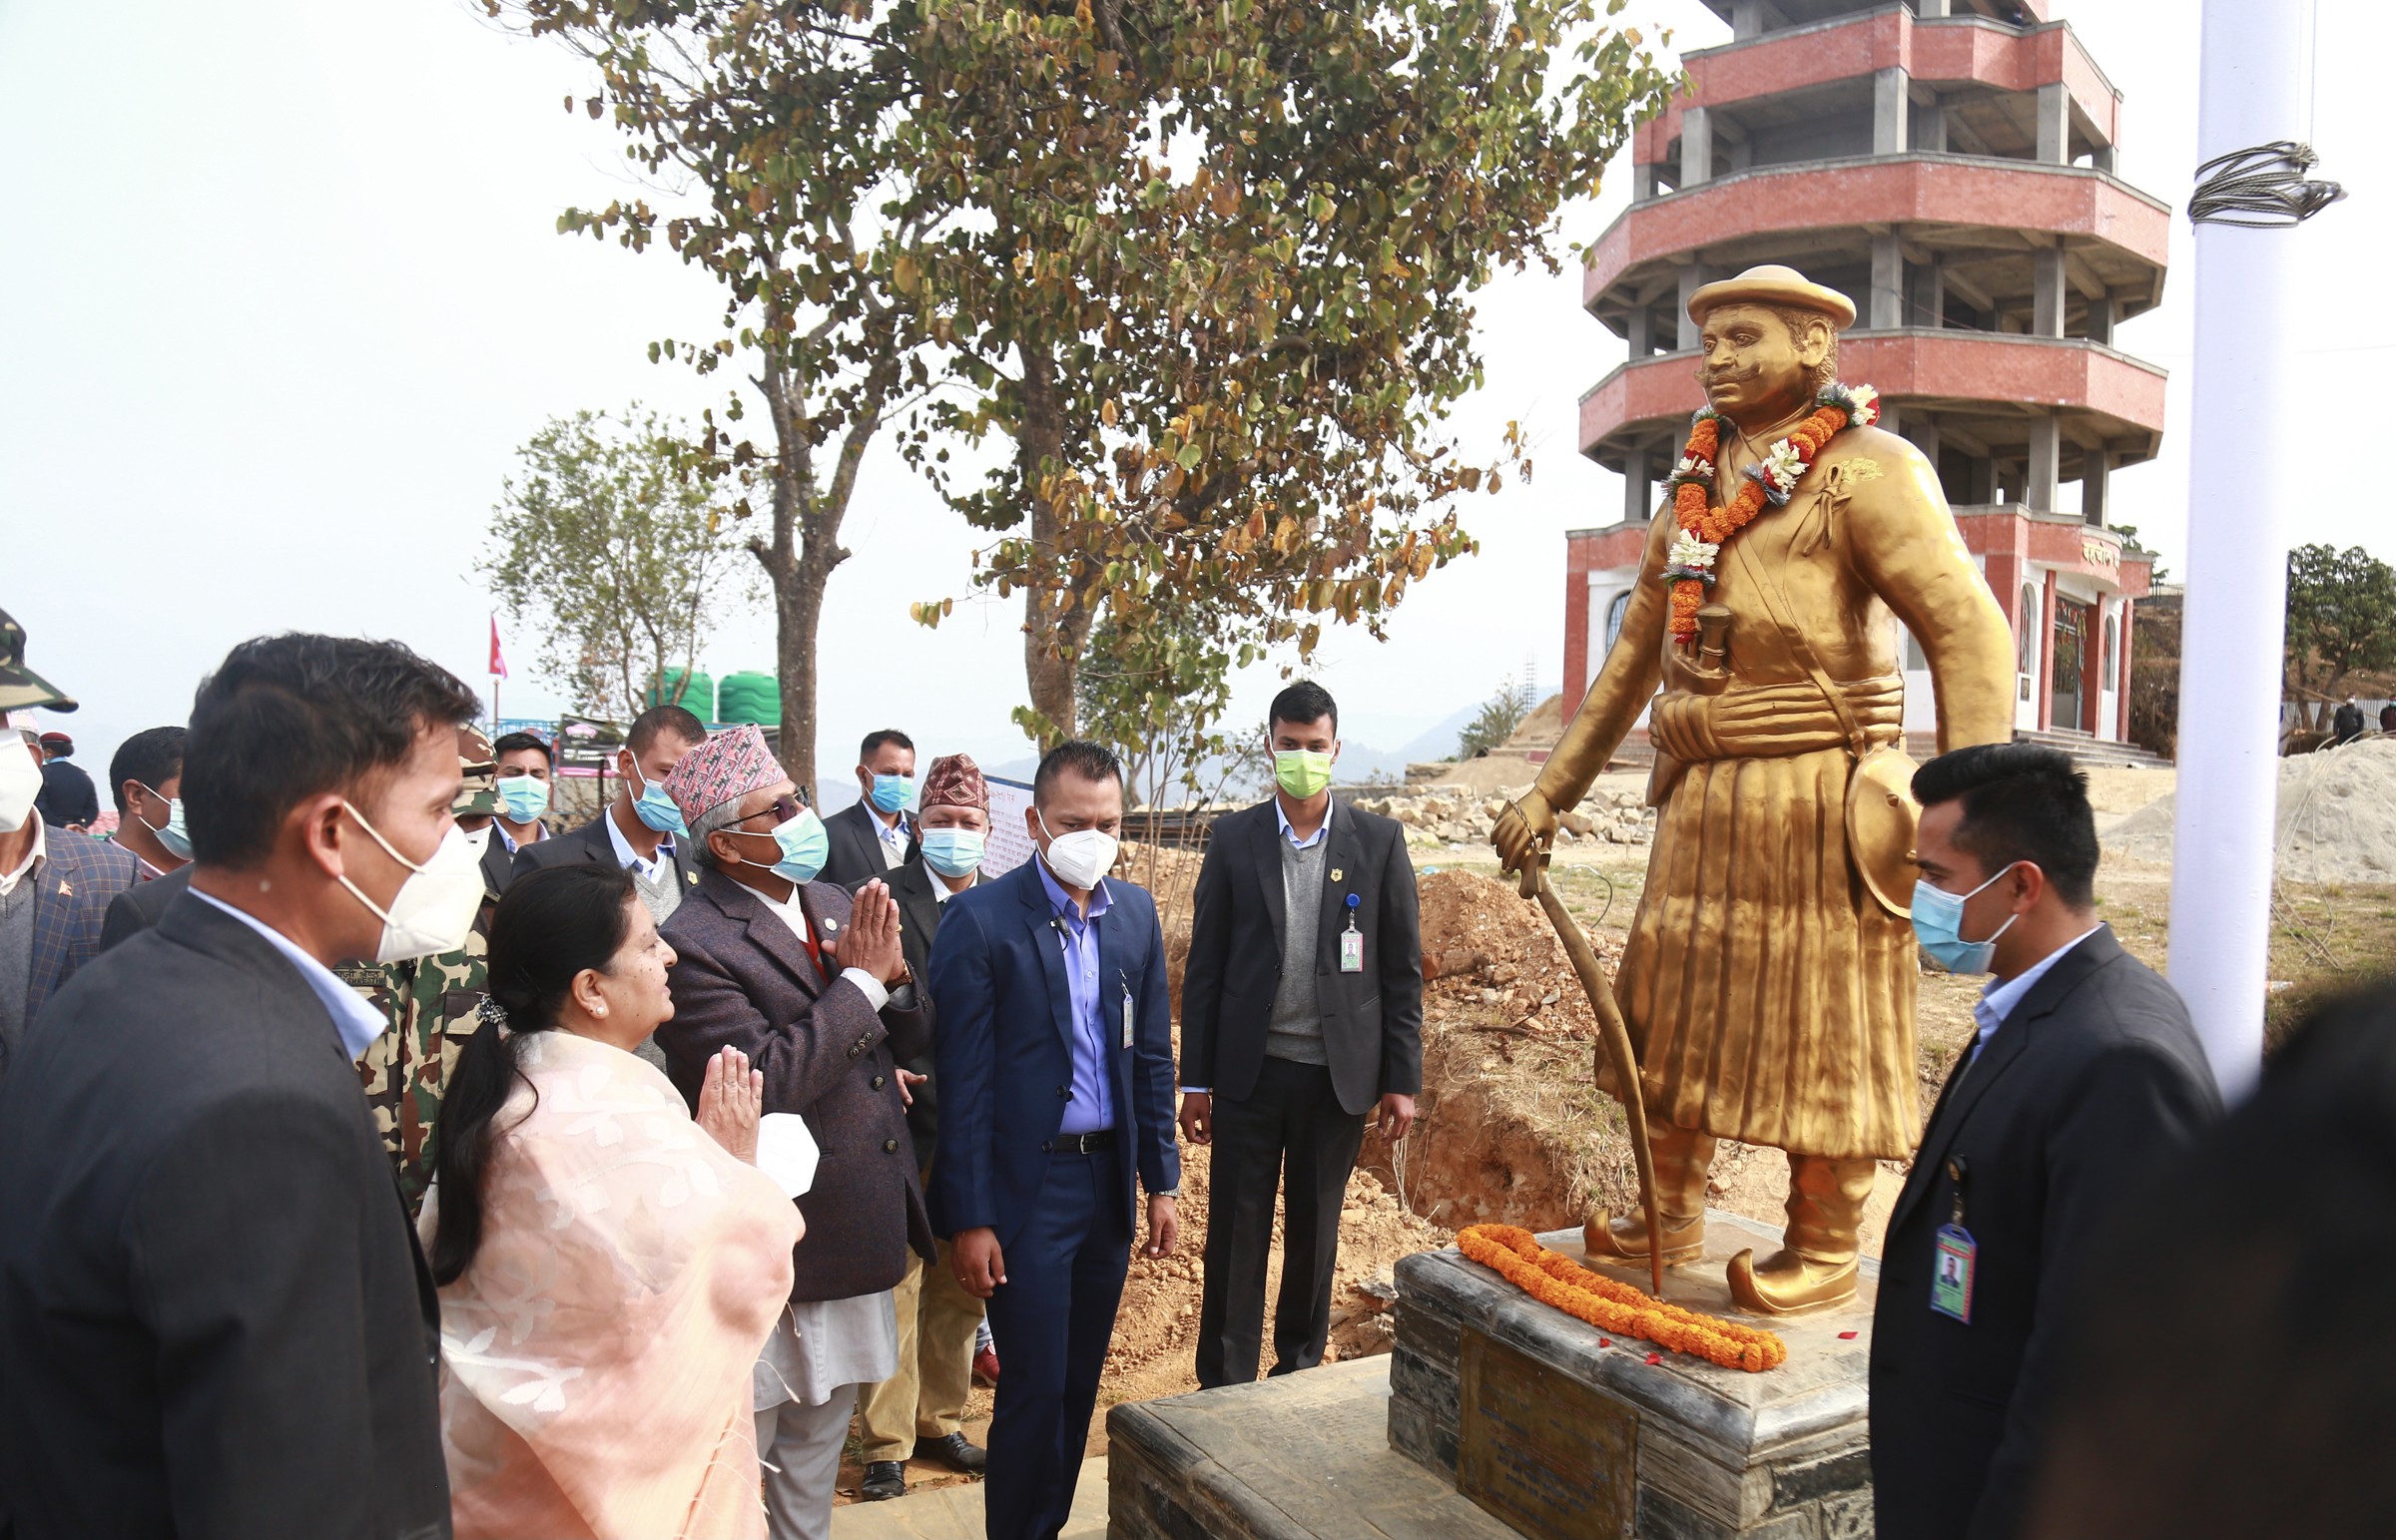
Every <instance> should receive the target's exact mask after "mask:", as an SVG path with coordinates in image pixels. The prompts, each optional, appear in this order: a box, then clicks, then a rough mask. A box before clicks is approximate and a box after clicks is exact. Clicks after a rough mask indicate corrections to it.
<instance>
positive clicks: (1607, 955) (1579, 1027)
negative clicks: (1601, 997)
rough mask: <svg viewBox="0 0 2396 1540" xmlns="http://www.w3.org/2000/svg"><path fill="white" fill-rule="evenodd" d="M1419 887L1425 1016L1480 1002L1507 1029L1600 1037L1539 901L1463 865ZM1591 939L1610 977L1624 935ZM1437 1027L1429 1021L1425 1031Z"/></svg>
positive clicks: (1472, 1007)
mask: <svg viewBox="0 0 2396 1540" xmlns="http://www.w3.org/2000/svg"><path fill="white" fill-rule="evenodd" d="M1421 889H1422V895H1423V976H1424V978H1425V979H1426V980H1427V981H1428V982H1427V983H1426V985H1425V1006H1424V1013H1425V1015H1426V1017H1434V1016H1438V1015H1440V1014H1441V1013H1442V1012H1443V1010H1445V1011H1446V1012H1450V1013H1457V1012H1461V1013H1463V1014H1465V1015H1472V1014H1473V1013H1474V1011H1475V1008H1480V1009H1483V1010H1488V1011H1492V1012H1495V1013H1496V1014H1497V1016H1499V1017H1502V1018H1503V1020H1504V1021H1505V1023H1506V1025H1507V1027H1508V1029H1509V1030H1514V1031H1528V1032H1533V1033H1536V1034H1539V1035H1542V1036H1563V1037H1576V1038H1594V1037H1595V1036H1596V1032H1597V1018H1596V1015H1595V1014H1594V1013H1593V1012H1592V1011H1591V1010H1590V1009H1589V1001H1588V996H1587V995H1585V994H1584V993H1582V992H1581V987H1580V980H1579V978H1578V977H1577V976H1576V975H1575V974H1574V973H1573V972H1572V964H1571V962H1570V960H1569V959H1568V958H1566V957H1565V955H1564V947H1563V943H1562V942H1560V941H1558V940H1557V939H1556V938H1555V932H1554V931H1553V930H1551V929H1549V928H1548V925H1547V916H1546V913H1545V912H1544V911H1543V910H1542V909H1541V908H1540V907H1539V906H1538V904H1537V903H1535V902H1531V901H1528V900H1525V899H1524V898H1523V897H1522V896H1521V894H1520V893H1519V892H1518V891H1516V890H1515V889H1514V888H1512V887H1510V886H1508V885H1506V884H1505V883H1502V882H1496V881H1492V880H1491V879H1490V878H1488V877H1482V876H1475V875H1474V874H1472V873H1471V872H1465V871H1439V872H1434V873H1432V874H1431V875H1430V876H1427V877H1425V878H1423V879H1422V883H1421ZM1567 904H1569V900H1568V899H1567ZM1582 923H1583V925H1584V926H1586V924H1587V919H1586V917H1585V916H1584V917H1583V919H1582ZM1590 942H1591V944H1592V945H1593V946H1595V947H1596V950H1597V958H1598V961H1599V962H1601V963H1603V964H1604V965H1605V968H1606V971H1607V973H1608V974H1609V975H1610V974H1611V973H1612V971H1613V969H1614V966H1615V965H1616V964H1617V963H1618V962H1620V960H1621V956H1622V942H1621V938H1620V937H1618V936H1607V935H1605V934H1603V933H1593V934H1592V935H1591V936H1590ZM1433 1025H1434V1024H1433V1023H1432V1022H1430V1021H1427V1022H1426V1025H1425V1032H1426V1034H1427V1035H1428V1034H1429V1033H1430V1032H1431V1031H1432V1030H1433Z"/></svg>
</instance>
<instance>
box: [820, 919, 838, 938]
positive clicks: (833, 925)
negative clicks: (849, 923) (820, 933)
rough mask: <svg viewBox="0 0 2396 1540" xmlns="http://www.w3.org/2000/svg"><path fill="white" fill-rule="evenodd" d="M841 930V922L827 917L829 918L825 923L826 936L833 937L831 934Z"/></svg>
mask: <svg viewBox="0 0 2396 1540" xmlns="http://www.w3.org/2000/svg"><path fill="white" fill-rule="evenodd" d="M840 928H841V922H840V921H839V920H836V919H832V918H830V917H827V918H826V919H825V921H824V933H825V934H826V935H831V934H832V933H833V932H834V931H836V930H838V929H840Z"/></svg>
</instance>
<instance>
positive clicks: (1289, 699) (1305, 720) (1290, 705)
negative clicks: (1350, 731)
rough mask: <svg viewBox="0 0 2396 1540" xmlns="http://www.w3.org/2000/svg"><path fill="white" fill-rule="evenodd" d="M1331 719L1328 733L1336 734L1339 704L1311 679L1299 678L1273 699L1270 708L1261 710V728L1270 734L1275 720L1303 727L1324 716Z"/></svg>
mask: <svg viewBox="0 0 2396 1540" xmlns="http://www.w3.org/2000/svg"><path fill="white" fill-rule="evenodd" d="M1326 717H1329V718H1330V719H1331V735H1332V737H1334V738H1337V737H1339V735H1340V704H1339V703H1338V702H1337V701H1334V700H1333V699H1332V698H1331V692H1330V691H1328V690H1326V689H1324V688H1323V687H1322V686H1321V685H1318V684H1316V683H1315V682H1314V681H1313V680H1311V679H1302V680H1300V681H1299V682H1298V683H1297V684H1295V685H1292V686H1291V687H1290V688H1289V689H1287V690H1284V691H1283V692H1282V693H1281V694H1279V695H1277V696H1275V697H1274V698H1273V709H1272V710H1271V711H1269V712H1267V713H1265V731H1266V732H1267V733H1271V732H1272V731H1273V725H1274V724H1275V723H1277V722H1286V723H1288V724H1289V725H1290V726H1291V727H1294V728H1303V727H1307V726H1309V725H1311V724H1313V723H1318V722H1321V721H1322V720H1323V719H1324V718H1326Z"/></svg>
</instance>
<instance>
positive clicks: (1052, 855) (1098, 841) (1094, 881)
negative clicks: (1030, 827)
mask: <svg viewBox="0 0 2396 1540" xmlns="http://www.w3.org/2000/svg"><path fill="white" fill-rule="evenodd" d="M1032 816H1033V817H1035V818H1038V819H1039V820H1040V832H1041V833H1043V834H1046V835H1047V836H1048V847H1047V848H1046V849H1045V850H1043V851H1041V852H1040V853H1041V855H1042V856H1043V857H1044V858H1045V859H1046V860H1047V862H1048V869H1049V870H1050V871H1053V872H1055V873H1056V880H1057V881H1059V882H1062V883H1063V884H1065V886H1067V887H1078V888H1093V887H1096V886H1097V885H1098V881H1099V879H1100V878H1101V877H1104V876H1105V875H1106V874H1107V873H1108V872H1109V871H1112V870H1113V869H1114V866H1115V852H1116V850H1117V849H1119V848H1120V847H1121V841H1120V840H1118V839H1116V838H1115V836H1114V835H1112V834H1110V833H1108V832H1107V831H1106V830H1104V829H1102V828H1077V829H1073V830H1071V831H1069V832H1067V833H1062V834H1060V833H1057V832H1056V831H1055V830H1053V829H1051V828H1050V827H1049V826H1048V815H1047V814H1046V813H1044V812H1041V811H1040V810H1039V809H1038V808H1036V807H1035V808H1033V809H1032Z"/></svg>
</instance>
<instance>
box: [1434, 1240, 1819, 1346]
mask: <svg viewBox="0 0 2396 1540" xmlns="http://www.w3.org/2000/svg"><path fill="white" fill-rule="evenodd" d="M1456 1244H1457V1248H1458V1250H1460V1251H1462V1252H1463V1253H1464V1254H1465V1255H1466V1256H1467V1257H1469V1258H1471V1259H1472V1260H1473V1261H1475V1262H1477V1263H1480V1264H1481V1265H1482V1266H1483V1267H1485V1268H1488V1269H1490V1270H1491V1271H1492V1272H1494V1273H1496V1274H1497V1275H1498V1276H1499V1277H1501V1278H1503V1279H1504V1280H1505V1281H1506V1282H1507V1283H1512V1284H1513V1285H1514V1286H1515V1287H1517V1288H1519V1289H1521V1290H1522V1291H1523V1292H1524V1293H1526V1294H1528V1295H1530V1296H1531V1297H1532V1298H1533V1299H1536V1300H1538V1301H1539V1302H1540V1303H1541V1304H1548V1305H1553V1306H1554V1307H1555V1308H1557V1309H1559V1310H1562V1311H1563V1312H1564V1313H1565V1314H1567V1315H1571V1316H1574V1317H1575V1318H1577V1319H1580V1320H1585V1321H1587V1322H1588V1323H1589V1324H1590V1325H1592V1326H1596V1327H1599V1328H1600V1329H1603V1330H1607V1331H1615V1332H1619V1333H1621V1334H1622V1335H1624V1336H1635V1337H1638V1338H1640V1339H1642V1340H1644V1341H1649V1342H1653V1343H1655V1344H1656V1345H1658V1346H1660V1347H1669V1348H1671V1349H1672V1350H1673V1351H1674V1352H1685V1353H1688V1354H1690V1355H1691V1356H1692V1357H1698V1358H1703V1359H1705V1360H1707V1361H1708V1362H1711V1363H1719V1364H1720V1365H1722V1366H1723V1367H1724V1368H1726V1369H1745V1370H1746V1371H1747V1372H1748V1373H1750V1374H1756V1373H1761V1372H1762V1371H1763V1370H1765V1369H1771V1368H1778V1367H1779V1366H1780V1365H1781V1364H1783V1363H1785V1362H1787V1361H1788V1357H1789V1349H1788V1346H1787V1344H1785V1343H1784V1342H1782V1341H1781V1339H1780V1338H1779V1337H1777V1336H1775V1335H1774V1334H1772V1333H1771V1332H1769V1331H1764V1330H1760V1329H1758V1328H1756V1327H1754V1326H1742V1325H1739V1324H1737V1323H1735V1322H1732V1321H1727V1320H1722V1319H1719V1318H1717V1317H1715V1316H1712V1315H1702V1314H1699V1313H1698V1312H1697V1311H1695V1310H1689V1309H1683V1308H1681V1307H1680V1306H1679V1305H1677V1304H1667V1303H1665V1302H1664V1301H1662V1300H1661V1299H1657V1298H1655V1297H1654V1296H1652V1295H1650V1294H1649V1293H1647V1292H1646V1291H1645V1290H1644V1289H1640V1288H1634V1287H1632V1286H1631V1285H1630V1284H1628V1283H1618V1282H1616V1281H1615V1280H1613V1279H1610V1278H1606V1277H1603V1276H1602V1275H1600V1274H1596V1273H1591V1272H1590V1271H1589V1270H1588V1269H1586V1268H1584V1267H1582V1266H1581V1265H1580V1264H1578V1263H1576V1262H1574V1261H1572V1260H1571V1259H1570V1258H1568V1257H1566V1256H1564V1255H1562V1254H1561V1253H1559V1252H1551V1251H1549V1250H1547V1248H1545V1247H1543V1246H1541V1245H1539V1240H1538V1237H1536V1236H1534V1235H1532V1234H1531V1233H1530V1232H1529V1231H1527V1230H1523V1229H1521V1228H1519V1227H1517V1226H1513V1225H1470V1226H1467V1227H1466V1228H1465V1229H1464V1230H1463V1231H1462V1232H1461V1233H1460V1234H1459V1235H1458V1236H1457V1238H1456Z"/></svg>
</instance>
